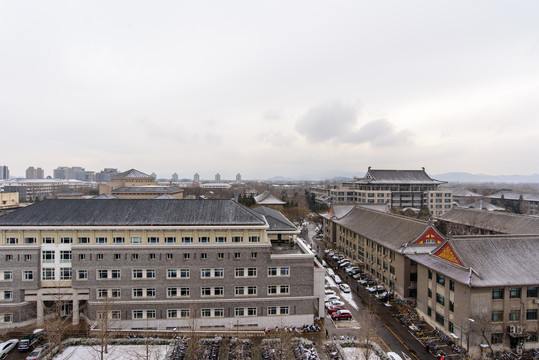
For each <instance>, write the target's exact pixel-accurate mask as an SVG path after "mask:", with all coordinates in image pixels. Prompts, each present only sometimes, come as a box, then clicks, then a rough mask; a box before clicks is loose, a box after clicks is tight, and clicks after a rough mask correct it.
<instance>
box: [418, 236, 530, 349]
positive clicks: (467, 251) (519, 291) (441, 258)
mask: <svg viewBox="0 0 539 360" xmlns="http://www.w3.org/2000/svg"><path fill="white" fill-rule="evenodd" d="M408 257H409V258H410V259H411V260H413V261H414V262H416V263H417V280H418V283H419V284H421V286H420V288H419V291H418V294H417V310H418V312H419V314H420V316H422V317H423V318H424V319H425V320H426V321H427V322H428V323H429V324H430V325H432V326H434V327H436V328H439V329H442V330H443V331H445V332H446V333H447V334H448V335H449V334H453V337H454V338H456V339H457V341H458V342H460V343H462V345H463V346H464V347H465V348H468V349H470V351H471V352H473V353H478V352H480V344H484V345H488V346H489V347H490V348H491V349H493V350H501V349H503V348H513V349H514V348H516V347H517V346H525V347H527V348H533V347H537V346H538V345H539V343H538V339H537V333H538V331H539V320H538V319H539V318H538V311H539V310H538V309H539V297H538V289H539V260H538V259H539V235H484V236H477V235H475V236H457V237H453V238H452V239H450V240H448V241H445V242H444V243H443V244H440V245H439V246H438V248H437V249H435V251H432V252H430V253H417V254H413V253H410V254H408Z"/></svg>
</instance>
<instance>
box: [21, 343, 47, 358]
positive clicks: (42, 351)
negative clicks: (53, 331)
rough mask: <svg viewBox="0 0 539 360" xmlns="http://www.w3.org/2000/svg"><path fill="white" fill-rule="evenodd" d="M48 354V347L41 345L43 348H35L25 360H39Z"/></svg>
mask: <svg viewBox="0 0 539 360" xmlns="http://www.w3.org/2000/svg"><path fill="white" fill-rule="evenodd" d="M48 352H49V345H48V344H43V346H40V347H37V348H35V349H34V351H32V352H31V353H30V354H29V355H28V356H27V357H26V359H25V360H40V359H42V358H43V357H44V356H45V355H47V353H48Z"/></svg>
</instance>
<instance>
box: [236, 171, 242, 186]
mask: <svg viewBox="0 0 539 360" xmlns="http://www.w3.org/2000/svg"><path fill="white" fill-rule="evenodd" d="M236 182H237V183H238V184H239V183H240V182H241V174H240V173H237V174H236Z"/></svg>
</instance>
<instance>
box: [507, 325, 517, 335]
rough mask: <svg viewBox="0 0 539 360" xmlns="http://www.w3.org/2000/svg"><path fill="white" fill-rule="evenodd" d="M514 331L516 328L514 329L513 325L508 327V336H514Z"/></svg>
mask: <svg viewBox="0 0 539 360" xmlns="http://www.w3.org/2000/svg"><path fill="white" fill-rule="evenodd" d="M516 330H517V329H516V327H515V326H514V325H511V326H509V333H510V334H515V333H516Z"/></svg>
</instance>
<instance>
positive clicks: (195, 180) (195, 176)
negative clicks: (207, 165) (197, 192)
mask: <svg viewBox="0 0 539 360" xmlns="http://www.w3.org/2000/svg"><path fill="white" fill-rule="evenodd" d="M193 181H194V182H196V183H198V182H200V175H198V173H195V175H194V176H193Z"/></svg>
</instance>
